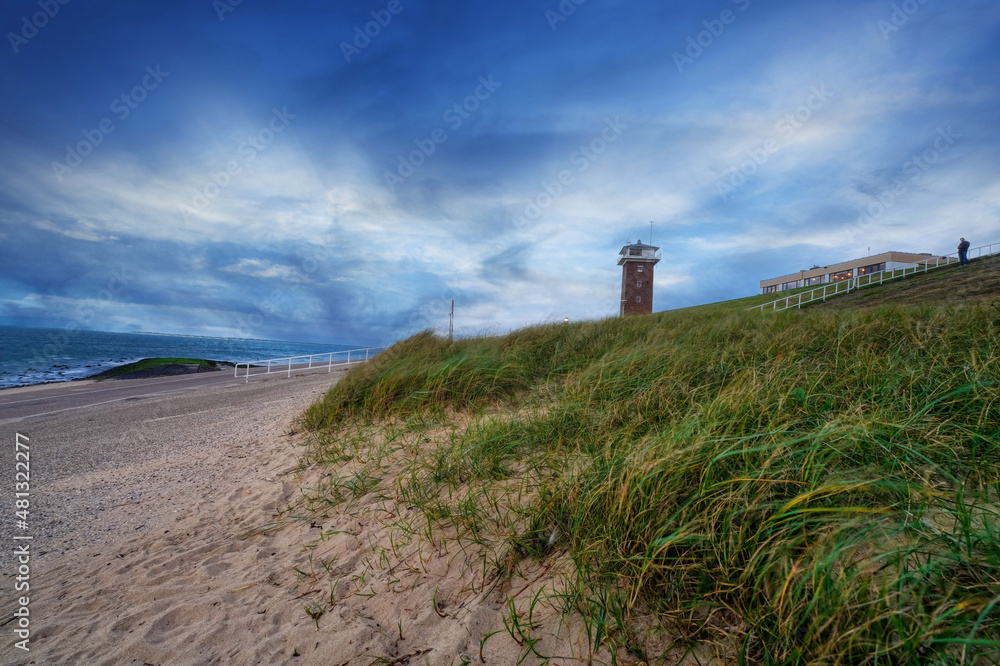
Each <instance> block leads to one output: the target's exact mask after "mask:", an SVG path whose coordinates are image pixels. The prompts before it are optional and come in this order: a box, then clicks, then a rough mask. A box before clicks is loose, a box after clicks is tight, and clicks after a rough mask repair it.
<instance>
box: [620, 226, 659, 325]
mask: <svg viewBox="0 0 1000 666" xmlns="http://www.w3.org/2000/svg"><path fill="white" fill-rule="evenodd" d="M659 249H660V248H658V247H654V246H652V245H643V244H642V241H641V240H640V241H638V242H636V243H628V244H626V245H625V247H623V248H622V250H621V252H619V253H618V265H619V266H621V267H622V303H621V312H620V316H622V317H627V316H629V315H637V314H650V313H651V312H652V311H653V267H654V266H655V265H656V264H657V263H658V262H659V261H660V258H659V257H658V256H656V251H657V250H659Z"/></svg>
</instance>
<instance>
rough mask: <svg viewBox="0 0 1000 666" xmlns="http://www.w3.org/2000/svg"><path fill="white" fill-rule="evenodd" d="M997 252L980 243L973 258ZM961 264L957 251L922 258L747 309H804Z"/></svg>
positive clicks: (996, 246) (999, 250)
mask: <svg viewBox="0 0 1000 666" xmlns="http://www.w3.org/2000/svg"><path fill="white" fill-rule="evenodd" d="M997 253H1000V243H990V244H989V245H980V246H979V247H976V248H972V249H970V250H969V259H973V258H975V257H986V256H989V255H991V254H997ZM957 263H958V253H957V252H953V253H952V254H949V255H947V256H942V257H934V258H933V259H927V260H926V261H921V262H920V263H919V264H916V265H914V266H910V267H907V268H897V269H895V270H891V271H882V272H881V273H872V274H871V275H859V276H858V277H852V278H848V279H846V280H840V281H838V282H831V283H829V284H825V285H823V286H822V287H817V288H816V289H811V290H809V291H800V292H799V293H797V294H792V295H790V296H785V297H784V298H779V299H777V300H773V301H770V302H768V303H762V304H761V305H755V306H753V307H752V308H747V311H752V310H759V311H761V312H781V311H782V310H788V309H789V308H801V307H802V306H803V305H808V304H809V303H813V302H815V301H825V300H826V299H827V298H830V297H831V296H837V295H838V294H847V293H850V292H852V291H855V290H857V289H860V288H861V287H867V286H869V285H873V284H882V283H884V282H888V281H890V280H896V279H899V278H904V277H907V276H909V275H914V274H915V273H926V272H927V271H932V270H934V269H935V268H942V267H944V266H954V265H955V264H957Z"/></svg>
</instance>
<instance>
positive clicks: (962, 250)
mask: <svg viewBox="0 0 1000 666" xmlns="http://www.w3.org/2000/svg"><path fill="white" fill-rule="evenodd" d="M969 245H970V243H969V241H967V240H965V239H964V238H959V239H958V263H959V265H960V266H968V265H969Z"/></svg>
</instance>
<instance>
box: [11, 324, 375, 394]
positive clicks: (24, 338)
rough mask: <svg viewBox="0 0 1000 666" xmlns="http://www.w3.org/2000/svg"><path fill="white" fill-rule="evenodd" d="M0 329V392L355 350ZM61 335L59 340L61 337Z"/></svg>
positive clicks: (163, 335) (286, 343)
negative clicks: (134, 367) (126, 368)
mask: <svg viewBox="0 0 1000 666" xmlns="http://www.w3.org/2000/svg"><path fill="white" fill-rule="evenodd" d="M64 333H65V331H62V330H60V329H44V328H19V327H15V326H0V349H3V350H4V354H3V357H2V358H0V389H3V388H14V387H17V386H33V385H36V384H51V383H55V382H67V381H74V380H79V379H89V378H90V377H92V376H94V375H97V374H99V373H101V372H103V371H106V370H108V369H110V368H114V367H117V366H121V365H125V364H126V363H134V362H136V361H139V360H141V359H145V358H195V359H211V360H213V361H217V362H222V363H226V362H228V363H237V362H243V361H254V360H263V359H269V358H282V357H285V356H293V355H302V354H319V353H325V352H337V351H346V350H348V349H358V348H360V347H359V346H358V345H342V344H317V343H311V342H289V341H283V340H257V339H251V338H214V337H209V336H197V335H179V334H176V333H155V332H151V331H141V332H129V333H113V332H107V331H84V330H77V331H74V333H73V335H71V336H67V335H64ZM61 334H62V335H61Z"/></svg>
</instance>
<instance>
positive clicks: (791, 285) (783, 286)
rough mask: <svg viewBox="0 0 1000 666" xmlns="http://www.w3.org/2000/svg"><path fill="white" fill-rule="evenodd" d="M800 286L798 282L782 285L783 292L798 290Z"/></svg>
mask: <svg viewBox="0 0 1000 666" xmlns="http://www.w3.org/2000/svg"><path fill="white" fill-rule="evenodd" d="M798 286H799V281H798V280H795V281H794V282H785V283H783V284H782V285H781V290H782V291H785V290H786V289H797V288H798Z"/></svg>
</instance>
